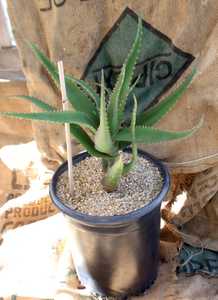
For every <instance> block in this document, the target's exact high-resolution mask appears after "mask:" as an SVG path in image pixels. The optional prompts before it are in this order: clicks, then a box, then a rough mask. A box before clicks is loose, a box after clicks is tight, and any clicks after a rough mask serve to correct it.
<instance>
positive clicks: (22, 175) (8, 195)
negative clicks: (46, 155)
mask: <svg viewBox="0 0 218 300" xmlns="http://www.w3.org/2000/svg"><path fill="white" fill-rule="evenodd" d="M6 141H7V139H6ZM0 172H1V176H0V207H1V206H2V205H3V204H4V203H5V202H7V201H8V200H10V199H13V198H16V197H19V196H21V195H22V194H24V193H25V192H26V191H27V190H28V189H30V188H31V187H33V186H36V185H39V186H42V187H43V185H44V184H48V183H49V179H50V178H51V176H52V172H51V171H49V170H48V169H47V168H46V167H45V166H44V165H43V164H42V162H41V155H40V152H39V150H38V149H37V146H36V143H35V142H34V141H32V142H29V143H25V144H14V145H7V146H4V147H2V148H0Z"/></svg>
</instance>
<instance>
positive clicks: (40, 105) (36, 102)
mask: <svg viewBox="0 0 218 300" xmlns="http://www.w3.org/2000/svg"><path fill="white" fill-rule="evenodd" d="M13 98H20V99H24V100H27V101H29V102H31V103H32V104H34V105H36V106H37V107H38V108H41V109H42V110H44V111H56V108H55V107H53V106H51V105H49V104H47V103H46V102H44V101H42V100H40V99H38V98H35V97H32V96H22V95H21V96H13Z"/></svg>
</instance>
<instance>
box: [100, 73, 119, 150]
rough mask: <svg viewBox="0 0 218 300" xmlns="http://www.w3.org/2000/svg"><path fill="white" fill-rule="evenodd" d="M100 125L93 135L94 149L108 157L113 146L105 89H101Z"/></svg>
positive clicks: (102, 83)
mask: <svg viewBox="0 0 218 300" xmlns="http://www.w3.org/2000/svg"><path fill="white" fill-rule="evenodd" d="M101 85H102V87H104V75H103V72H102V78H101ZM100 100H101V102H100V125H99V127H98V130H97V132H96V134H95V148H96V149H97V150H98V151H100V152H104V153H106V154H109V155H113V154H114V151H115V149H114V145H113V141H112V138H111V133H110V129H109V126H108V116H107V111H106V103H105V89H104V88H101V98H100Z"/></svg>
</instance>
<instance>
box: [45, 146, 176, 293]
mask: <svg viewBox="0 0 218 300" xmlns="http://www.w3.org/2000/svg"><path fill="white" fill-rule="evenodd" d="M125 151H126V152H130V151H131V150H130V149H126V150H125ZM139 155H140V156H141V157H144V158H145V159H148V160H150V161H152V162H153V164H154V165H156V166H157V167H158V169H159V171H160V173H161V175H162V177H163V186H162V190H161V191H160V193H159V194H158V195H157V196H156V197H155V198H154V199H153V200H152V201H151V202H149V203H148V204H147V205H145V206H144V207H142V208H140V209H138V210H136V211H133V212H130V213H128V214H125V215H119V216H108V217H98V216H89V215H85V214H82V213H79V212H78V211H75V210H73V209H72V208H70V207H68V206H66V205H65V204H64V203H63V202H62V201H61V200H60V199H59V198H58V197H57V193H56V184H57V180H58V177H59V176H60V175H61V174H62V173H63V172H65V171H66V170H67V162H65V163H64V164H62V165H61V166H60V167H59V168H58V169H57V171H56V172H55V174H54V175H53V178H52V181H51V184H50V196H51V199H52V201H53V202H54V204H55V205H56V206H57V207H58V208H59V209H60V210H61V211H62V212H63V213H64V215H65V217H66V220H67V223H68V225H69V226H68V228H69V241H70V246H71V252H72V258H73V261H74V265H75V269H76V272H77V275H78V277H79V279H80V281H81V283H82V284H83V285H84V286H85V287H86V288H87V289H88V290H89V291H90V293H97V294H100V295H104V296H105V295H107V296H109V295H111V296H125V295H139V294H141V293H143V292H144V291H145V290H146V289H148V288H149V287H150V286H151V284H152V283H153V282H154V281H155V279H156V277H157V272H158V264H159V235H160V206H161V202H162V200H163V199H164V198H165V197H166V194H167V192H168V189H169V185H170V179H169V173H168V170H167V168H166V167H165V166H164V165H163V164H162V163H161V162H160V161H158V160H157V159H155V158H154V157H153V156H151V155H150V154H148V153H146V152H144V151H141V150H139ZM88 156H89V154H88V153H87V152H82V153H80V154H78V155H76V156H74V157H73V164H74V165H75V164H77V163H79V162H80V161H81V160H84V159H85V158H86V157H88ZM96 201H98V199H96Z"/></svg>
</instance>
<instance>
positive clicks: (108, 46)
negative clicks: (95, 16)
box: [83, 8, 194, 111]
mask: <svg viewBox="0 0 218 300" xmlns="http://www.w3.org/2000/svg"><path fill="white" fill-rule="evenodd" d="M137 23H138V16H137V15H136V14H135V13H134V12H133V11H132V10H130V9H129V8H126V9H125V11H124V12H123V13H122V15H121V16H120V18H119V19H118V20H117V22H116V23H115V24H114V26H113V27H112V29H111V30H110V31H109V32H108V34H107V35H106V36H105V38H104V39H103V40H102V42H101V44H100V46H99V47H98V49H97V51H96V52H95V54H94V56H93V57H92V58H91V60H90V62H89V63H88V65H87V67H86V70H85V72H84V75H83V79H86V80H88V81H95V82H97V83H100V78H101V70H102V69H103V70H104V75H105V82H106V86H107V88H109V89H112V88H113V86H114V83H115V82H116V78H117V75H118V74H119V72H120V70H121V67H122V64H123V62H124V60H125V58H126V57H127V54H128V52H129V49H130V48H131V45H132V43H133V41H134V39H135V35H136V31H137ZM193 59H194V57H193V56H192V55H191V54H189V53H186V52H184V51H182V50H181V49H179V48H178V47H176V46H175V45H174V44H173V43H172V41H171V40H170V39H169V38H168V37H167V36H166V35H164V34H163V33H161V32H160V31H158V30H157V29H155V28H154V27H152V26H151V25H150V24H148V23H147V22H145V21H143V40H142V48H141V52H140V57H139V59H138V63H137V66H136V70H135V73H134V79H137V78H138V76H140V80H139V81H138V83H137V84H136V87H135V89H134V94H136V96H137V99H138V106H139V110H141V109H142V108H146V107H148V106H150V105H152V104H154V103H156V102H158V99H159V98H160V96H161V95H162V94H163V93H164V92H165V91H167V90H168V89H169V88H170V87H171V86H172V85H173V84H174V83H175V82H176V81H177V80H178V78H179V77H180V76H181V75H182V73H183V72H184V71H185V70H186V69H187V68H188V66H189V65H190V64H191V62H192V61H193ZM128 102H129V104H130V103H132V101H131V99H128ZM127 110H129V111H131V105H128V108H127Z"/></svg>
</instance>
